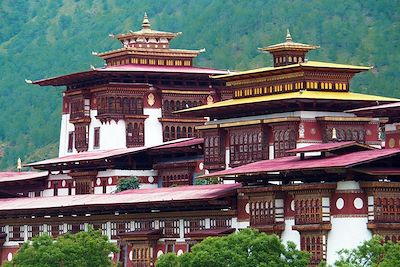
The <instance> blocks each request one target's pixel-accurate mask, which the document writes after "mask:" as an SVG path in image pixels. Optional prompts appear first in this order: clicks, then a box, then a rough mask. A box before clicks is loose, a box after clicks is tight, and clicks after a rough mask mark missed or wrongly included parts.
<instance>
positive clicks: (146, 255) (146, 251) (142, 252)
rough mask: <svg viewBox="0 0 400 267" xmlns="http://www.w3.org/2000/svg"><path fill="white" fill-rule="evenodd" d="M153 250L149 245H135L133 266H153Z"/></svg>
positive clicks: (133, 248)
mask: <svg viewBox="0 0 400 267" xmlns="http://www.w3.org/2000/svg"><path fill="white" fill-rule="evenodd" d="M152 254H153V248H151V247H150V246H148V245H144V244H143V245H139V244H137V245H136V244H135V245H134V246H133V247H132V265H133V266H138V267H139V266H153V265H152V260H151V259H152Z"/></svg>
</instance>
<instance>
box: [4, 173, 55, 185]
mask: <svg viewBox="0 0 400 267" xmlns="http://www.w3.org/2000/svg"><path fill="white" fill-rule="evenodd" d="M47 175H48V172H0V183H6V182H18V181H25V180H32V179H40V178H44V177H47Z"/></svg>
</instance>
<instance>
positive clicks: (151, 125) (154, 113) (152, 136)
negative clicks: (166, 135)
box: [143, 108, 163, 146]
mask: <svg viewBox="0 0 400 267" xmlns="http://www.w3.org/2000/svg"><path fill="white" fill-rule="evenodd" d="M143 114H144V115H147V116H149V117H148V118H147V119H146V120H145V121H144V145H145V146H153V145H159V144H162V142H163V129H162V124H161V122H160V121H159V120H158V119H159V118H161V116H162V112H161V108H144V109H143Z"/></svg>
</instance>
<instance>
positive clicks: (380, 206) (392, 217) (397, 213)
mask: <svg viewBox="0 0 400 267" xmlns="http://www.w3.org/2000/svg"><path fill="white" fill-rule="evenodd" d="M374 212H375V217H374V220H375V221H376V222H399V221H400V198H393V197H375V203H374Z"/></svg>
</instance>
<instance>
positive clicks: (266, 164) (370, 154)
mask: <svg viewBox="0 0 400 267" xmlns="http://www.w3.org/2000/svg"><path fill="white" fill-rule="evenodd" d="M396 154H400V149H397V148H394V149H376V150H367V151H359V152H353V153H348V154H343V155H332V156H329V157H326V158H323V157H309V158H307V157H306V158H305V159H304V160H301V159H300V157H295V156H292V157H284V158H279V159H273V160H262V161H257V162H254V163H250V164H246V165H242V166H240V167H236V168H233V169H229V170H223V171H219V172H214V173H211V174H208V175H204V176H203V177H224V176H232V175H252V174H260V173H268V172H286V171H303V170H315V169H328V168H348V167H351V166H355V165H359V164H363V163H367V162H370V161H374V160H378V159H381V158H385V157H390V156H394V155H396Z"/></svg>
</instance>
